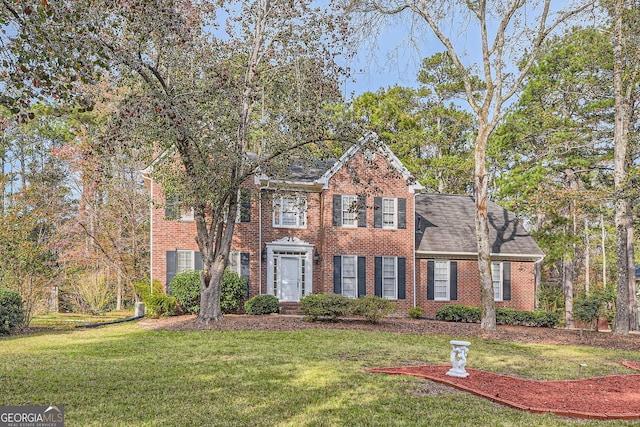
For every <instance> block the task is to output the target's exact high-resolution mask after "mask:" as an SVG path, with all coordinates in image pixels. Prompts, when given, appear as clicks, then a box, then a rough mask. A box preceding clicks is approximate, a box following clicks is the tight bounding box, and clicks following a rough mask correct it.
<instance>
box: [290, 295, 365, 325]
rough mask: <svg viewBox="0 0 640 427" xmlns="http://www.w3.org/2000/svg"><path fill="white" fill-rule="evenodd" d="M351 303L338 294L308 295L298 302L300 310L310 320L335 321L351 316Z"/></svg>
mask: <svg viewBox="0 0 640 427" xmlns="http://www.w3.org/2000/svg"><path fill="white" fill-rule="evenodd" d="M353 301H354V300H351V299H349V298H347V297H345V296H344V295H340V294H309V295H307V296H305V297H304V298H302V299H301V300H300V309H301V310H302V312H303V313H304V314H305V316H307V318H308V319H310V320H314V321H315V320H318V319H319V318H320V317H329V318H331V319H332V320H335V319H336V318H338V317H339V316H347V315H349V314H351V312H352V311H353V307H352V302H353Z"/></svg>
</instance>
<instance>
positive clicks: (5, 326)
mask: <svg viewBox="0 0 640 427" xmlns="http://www.w3.org/2000/svg"><path fill="white" fill-rule="evenodd" d="M24 320H25V319H24V304H23V302H22V297H21V296H20V294H19V293H18V292H17V291H13V290H11V289H1V288H0V335H5V334H10V333H12V332H13V331H14V330H15V329H16V328H17V327H18V326H20V325H22V323H23V322H24Z"/></svg>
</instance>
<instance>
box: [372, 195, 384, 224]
mask: <svg viewBox="0 0 640 427" xmlns="http://www.w3.org/2000/svg"><path fill="white" fill-rule="evenodd" d="M373 227H374V228H382V197H374V198H373Z"/></svg>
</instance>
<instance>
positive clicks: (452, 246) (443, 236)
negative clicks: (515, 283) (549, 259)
mask: <svg viewBox="0 0 640 427" xmlns="http://www.w3.org/2000/svg"><path fill="white" fill-rule="evenodd" d="M415 206H416V207H415V209H416V255H418V256H421V257H441V258H458V259H465V258H469V259H471V258H475V257H477V254H478V249H477V243H476V222H475V220H476V205H475V199H474V198H473V197H471V196H459V195H446V194H418V195H416V202H415ZM487 211H488V212H487V213H488V218H489V241H490V242H491V256H492V257H494V258H495V259H502V260H508V259H517V260H530V261H537V260H541V259H542V258H543V257H544V253H543V252H542V250H541V249H540V247H539V246H538V245H537V244H536V242H535V241H534V240H533V238H532V237H531V236H530V235H529V233H527V231H525V229H524V228H523V227H522V224H521V223H520V221H519V220H518V218H516V216H515V215H514V214H513V213H511V212H509V211H507V210H506V209H504V208H502V207H501V206H498V205H497V204H495V203H493V202H491V201H488V202H487Z"/></svg>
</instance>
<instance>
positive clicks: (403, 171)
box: [256, 132, 424, 192]
mask: <svg viewBox="0 0 640 427" xmlns="http://www.w3.org/2000/svg"><path fill="white" fill-rule="evenodd" d="M363 147H366V148H365V149H370V150H374V149H375V150H376V152H378V153H380V154H381V155H382V156H384V158H385V159H386V160H387V162H388V163H389V165H390V166H391V167H393V168H394V169H395V170H397V171H398V172H399V173H400V175H401V176H402V177H403V179H404V180H405V181H406V182H407V185H408V186H409V191H410V192H414V191H416V190H423V189H424V187H423V186H422V185H421V184H420V183H419V182H417V181H416V180H415V178H414V177H413V175H412V174H411V172H409V170H408V169H407V168H406V167H405V166H404V165H403V164H402V162H401V161H400V159H399V158H398V157H397V156H396V155H395V154H393V152H392V151H391V149H390V148H389V147H388V146H387V144H385V143H384V142H382V141H380V140H379V138H378V135H377V134H376V133H375V132H367V133H366V134H365V135H364V136H363V137H362V138H360V139H359V140H358V141H357V142H356V143H355V144H353V145H352V146H351V147H349V149H348V150H347V151H345V152H344V154H342V156H340V158H339V159H337V160H336V159H321V160H312V161H304V160H301V161H296V162H293V163H292V164H291V165H290V166H289V168H288V171H287V177H286V178H284V179H282V178H281V179H279V178H276V177H270V176H268V174H266V173H264V172H263V173H260V174H258V175H257V176H256V179H257V181H258V182H261V183H263V184H265V183H273V184H280V185H282V184H284V185H289V186H301V187H302V186H304V187H309V188H314V189H317V190H320V189H322V188H325V189H326V188H328V185H329V180H330V179H331V177H333V175H335V174H336V173H337V172H338V171H339V170H340V169H341V168H342V167H343V166H344V165H345V164H346V163H347V162H348V161H349V159H351V158H352V157H353V156H354V154H356V153H357V152H358V151H359V150H361V149H363Z"/></svg>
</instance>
